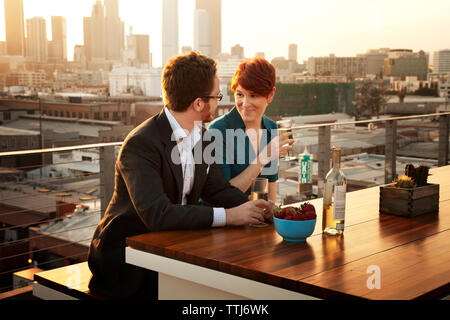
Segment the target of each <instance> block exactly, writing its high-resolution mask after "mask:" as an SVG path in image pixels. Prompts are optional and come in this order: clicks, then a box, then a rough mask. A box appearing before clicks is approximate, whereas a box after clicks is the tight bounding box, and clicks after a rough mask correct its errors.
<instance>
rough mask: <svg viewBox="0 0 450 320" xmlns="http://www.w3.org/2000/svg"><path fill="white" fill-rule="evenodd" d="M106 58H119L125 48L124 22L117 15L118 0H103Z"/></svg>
mask: <svg viewBox="0 0 450 320" xmlns="http://www.w3.org/2000/svg"><path fill="white" fill-rule="evenodd" d="M105 23H106V58H107V59H108V60H119V59H120V51H121V49H124V48H125V30H124V23H123V21H121V20H120V17H119V0H105Z"/></svg>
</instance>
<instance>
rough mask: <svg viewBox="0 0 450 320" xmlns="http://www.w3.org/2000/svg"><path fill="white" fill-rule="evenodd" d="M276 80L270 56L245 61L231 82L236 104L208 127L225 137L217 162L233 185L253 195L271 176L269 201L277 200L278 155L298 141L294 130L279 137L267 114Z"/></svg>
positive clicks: (214, 134)
mask: <svg viewBox="0 0 450 320" xmlns="http://www.w3.org/2000/svg"><path fill="white" fill-rule="evenodd" d="M275 82H276V72H275V67H274V66H273V65H272V64H271V63H270V62H268V61H267V60H266V59H263V58H254V59H250V60H246V61H243V62H241V64H239V66H238V68H237V70H236V72H235V74H234V76H233V80H232V83H231V89H232V90H233V92H234V98H235V103H236V105H235V107H234V108H233V109H232V110H231V111H229V112H228V113H227V114H225V115H223V116H221V117H219V118H217V119H216V120H214V121H213V122H212V123H211V124H210V126H209V128H208V129H209V130H210V131H211V132H212V133H213V134H212V135H213V136H216V135H217V134H218V133H220V134H221V136H222V140H223V148H218V149H219V150H217V149H216V161H217V163H218V164H219V166H220V168H221V169H222V172H223V174H224V176H225V178H227V179H228V180H229V181H230V184H231V185H233V186H235V187H237V188H238V189H240V190H241V191H243V192H244V193H246V194H247V195H250V186H251V183H252V181H253V180H254V179H255V178H257V177H260V178H268V180H269V195H268V200H270V201H272V202H273V203H275V201H276V195H277V189H276V181H277V180H278V157H280V156H282V155H284V154H286V152H287V151H288V150H291V149H292V146H291V144H292V143H294V140H292V139H289V136H290V135H291V133H285V134H283V135H282V136H281V137H277V126H276V123H275V121H273V120H271V119H269V118H268V117H266V116H264V113H265V111H266V109H267V106H268V105H269V103H271V102H272V100H273V98H274V96H275V91H276V88H275ZM214 130H218V131H216V132H215V133H214V132H213V131H214Z"/></svg>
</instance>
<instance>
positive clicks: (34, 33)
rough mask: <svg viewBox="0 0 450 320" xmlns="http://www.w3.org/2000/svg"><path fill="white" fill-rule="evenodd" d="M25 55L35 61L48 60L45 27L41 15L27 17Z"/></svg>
mask: <svg viewBox="0 0 450 320" xmlns="http://www.w3.org/2000/svg"><path fill="white" fill-rule="evenodd" d="M27 57H30V58H31V59H32V60H33V61H35V62H47V61H48V40H47V27H46V23H45V20H44V18H42V17H34V18H32V19H27Z"/></svg>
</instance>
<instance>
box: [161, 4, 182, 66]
mask: <svg viewBox="0 0 450 320" xmlns="http://www.w3.org/2000/svg"><path fill="white" fill-rule="evenodd" d="M162 14H163V15H162V65H163V66H164V65H165V64H166V62H167V60H169V59H170V58H171V57H173V56H175V55H177V54H178V0H162Z"/></svg>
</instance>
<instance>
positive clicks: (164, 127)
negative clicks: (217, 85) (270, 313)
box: [157, 108, 183, 203]
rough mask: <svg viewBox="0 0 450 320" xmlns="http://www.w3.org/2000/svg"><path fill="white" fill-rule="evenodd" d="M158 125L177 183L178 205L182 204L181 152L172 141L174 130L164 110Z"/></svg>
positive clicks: (159, 117)
mask: <svg viewBox="0 0 450 320" xmlns="http://www.w3.org/2000/svg"><path fill="white" fill-rule="evenodd" d="M157 123H158V126H159V128H160V130H161V141H162V143H163V144H164V145H165V152H166V157H167V159H168V163H169V167H170V170H171V171H172V175H173V177H174V179H175V182H176V187H177V195H178V196H177V203H181V197H182V195H183V171H182V168H181V159H180V152H179V151H178V146H177V142H176V141H172V128H171V126H170V123H169V120H168V119H167V116H166V114H165V112H164V108H163V109H162V111H161V112H160V114H159V115H158V118H157Z"/></svg>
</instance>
